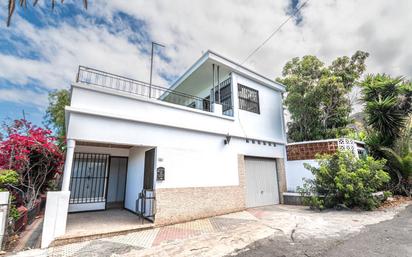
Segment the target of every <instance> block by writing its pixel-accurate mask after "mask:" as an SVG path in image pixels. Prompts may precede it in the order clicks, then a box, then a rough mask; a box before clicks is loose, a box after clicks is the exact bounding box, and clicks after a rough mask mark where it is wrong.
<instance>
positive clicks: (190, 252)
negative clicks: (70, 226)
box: [17, 204, 406, 257]
mask: <svg viewBox="0 0 412 257" xmlns="http://www.w3.org/2000/svg"><path fill="white" fill-rule="evenodd" d="M405 206H406V205H405V204H404V205H401V206H398V207H395V208H391V209H386V210H380V211H373V212H352V211H324V212H315V211H311V210H308V209H307V208H306V207H302V206H287V205H276V206H268V207H262V208H254V209H249V210H246V211H242V212H237V213H232V214H227V215H222V216H217V217H212V218H208V219H201V220H196V221H192V222H186V223H181V224H176V225H172V226H165V227H161V228H154V229H149V230H145V231H139V232H135V233H130V234H127V235H120V236H114V237H110V238H102V239H97V240H91V241H85V242H81V243H75V244H69V245H64V246H57V247H51V248H49V249H46V250H33V251H26V252H21V253H19V254H18V255H17V256H56V257H60V256H99V257H105V256H107V257H109V256H213V257H216V256H224V255H227V254H232V253H236V252H237V251H239V249H243V248H245V247H246V246H247V245H249V244H251V243H253V242H255V241H257V240H260V239H263V238H266V237H270V236H273V235H278V236H281V237H284V238H286V239H288V240H291V241H292V242H293V241H294V240H298V239H307V238H312V239H322V238H324V239H326V238H330V237H335V238H345V237H347V236H348V235H351V234H354V233H357V232H360V231H361V229H362V228H364V226H365V225H369V224H375V223H379V222H381V221H384V220H388V219H391V218H393V217H394V215H396V214H397V213H398V212H399V211H400V210H402V209H404V208H405Z"/></svg>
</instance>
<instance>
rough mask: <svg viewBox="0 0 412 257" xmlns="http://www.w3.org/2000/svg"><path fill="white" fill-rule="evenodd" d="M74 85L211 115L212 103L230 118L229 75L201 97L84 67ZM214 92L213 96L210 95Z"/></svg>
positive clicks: (231, 112)
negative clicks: (220, 107)
mask: <svg viewBox="0 0 412 257" xmlns="http://www.w3.org/2000/svg"><path fill="white" fill-rule="evenodd" d="M76 82H77V83H82V84H91V85H95V86H99V87H104V88H109V89H114V90H118V91H121V92H126V93H129V94H133V95H138V96H141V97H145V98H148V99H154V100H158V101H162V102H167V103H172V104H176V105H180V106H185V107H188V108H192V109H197V110H201V111H205V112H213V103H214V102H216V103H220V105H222V114H223V115H226V116H233V107H232V99H231V93H232V90H231V77H230V76H228V78H226V79H225V80H223V81H222V82H218V84H217V85H216V86H215V88H214V89H213V87H212V86H210V94H209V95H208V96H207V97H204V98H202V97H199V96H194V95H191V94H188V93H184V92H180V91H179V90H171V89H169V88H165V87H161V86H158V85H153V84H149V83H146V82H143V81H139V80H135V79H131V78H127V77H123V76H119V75H116V74H112V73H108V72H105V71H101V70H97V69H93V68H89V67H85V66H79V70H78V73H77V78H76ZM210 84H212V82H210ZM193 85H195V84H193ZM193 85H192V87H193ZM196 86H197V85H196ZM201 87H202V88H204V87H205V85H201ZM206 91H209V90H206ZM213 92H215V93H214V94H213ZM210 95H212V96H213V95H215V97H212V99H210V98H211V97H210ZM215 99H216V100H215ZM218 99H220V101H218Z"/></svg>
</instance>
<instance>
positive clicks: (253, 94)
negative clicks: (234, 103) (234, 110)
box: [237, 84, 260, 114]
mask: <svg viewBox="0 0 412 257" xmlns="http://www.w3.org/2000/svg"><path fill="white" fill-rule="evenodd" d="M237 86H238V98H239V109H241V110H245V111H248V112H254V113H257V114H260V107H259V91H257V90H256V89H253V88H250V87H247V86H244V85H242V84H238V85H237Z"/></svg>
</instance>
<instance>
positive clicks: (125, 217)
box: [55, 209, 154, 245]
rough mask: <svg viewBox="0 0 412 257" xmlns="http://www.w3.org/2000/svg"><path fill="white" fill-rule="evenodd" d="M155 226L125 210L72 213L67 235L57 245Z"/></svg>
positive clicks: (68, 222) (69, 218) (69, 216)
mask: <svg viewBox="0 0 412 257" xmlns="http://www.w3.org/2000/svg"><path fill="white" fill-rule="evenodd" d="M153 226H154V224H153V223H152V222H150V221H148V220H146V219H142V218H141V217H140V216H138V215H136V214H135V213H132V212H130V211H127V210H125V209H109V210H106V211H90V212H79V213H70V214H69V215H68V217H67V225H66V233H65V234H64V235H63V236H61V237H58V238H57V239H56V242H55V245H59V244H64V243H67V242H76V241H81V240H84V239H94V238H102V237H107V236H113V235H119V234H123V233H129V232H133V231H138V230H143V229H147V228H151V227H153Z"/></svg>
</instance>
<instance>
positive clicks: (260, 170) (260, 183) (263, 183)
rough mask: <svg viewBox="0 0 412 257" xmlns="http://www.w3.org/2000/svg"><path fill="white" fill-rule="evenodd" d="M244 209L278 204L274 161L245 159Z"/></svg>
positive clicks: (253, 158)
mask: <svg viewBox="0 0 412 257" xmlns="http://www.w3.org/2000/svg"><path fill="white" fill-rule="evenodd" d="M245 169H246V207H257V206H264V205H271V204H278V203H279V190H278V179H277V171H276V161H275V160H274V159H265V158H255V157H246V158H245Z"/></svg>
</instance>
